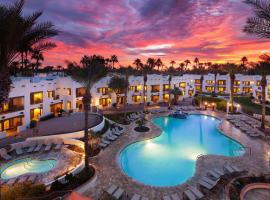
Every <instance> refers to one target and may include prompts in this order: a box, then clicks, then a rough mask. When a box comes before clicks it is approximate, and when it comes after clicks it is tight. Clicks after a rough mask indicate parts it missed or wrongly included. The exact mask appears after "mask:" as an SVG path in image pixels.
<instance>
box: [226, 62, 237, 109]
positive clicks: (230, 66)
mask: <svg viewBox="0 0 270 200" xmlns="http://www.w3.org/2000/svg"><path fill="white" fill-rule="evenodd" d="M223 69H224V71H225V72H227V73H228V74H229V76H230V104H231V112H232V113H234V106H233V97H234V93H233V86H234V81H235V74H236V73H239V72H241V68H240V67H239V66H238V65H236V64H233V63H227V64H225V65H224V67H223Z"/></svg>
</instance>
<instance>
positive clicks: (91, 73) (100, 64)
mask: <svg viewBox="0 0 270 200" xmlns="http://www.w3.org/2000/svg"><path fill="white" fill-rule="evenodd" d="M80 63H81V66H80V65H77V64H76V63H69V64H68V68H69V69H68V75H70V76H71V77H72V78H73V79H74V80H75V81H78V82H80V83H81V84H82V85H83V86H84V87H85V89H86V91H85V94H84V96H83V105H84V149H85V170H86V171H89V161H88V156H89V145H88V140H89V137H88V113H89V110H90V106H91V99H92V96H91V91H90V90H91V88H92V86H93V85H94V84H95V83H96V82H97V81H99V80H100V79H101V78H103V77H105V76H106V75H107V73H108V71H109V69H108V68H107V67H106V65H105V59H104V58H103V57H102V56H98V55H93V56H83V57H82V58H81V61H80Z"/></svg>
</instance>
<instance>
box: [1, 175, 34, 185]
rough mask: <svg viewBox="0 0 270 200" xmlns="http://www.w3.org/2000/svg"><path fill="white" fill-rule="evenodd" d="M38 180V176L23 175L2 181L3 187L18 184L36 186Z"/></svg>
mask: <svg viewBox="0 0 270 200" xmlns="http://www.w3.org/2000/svg"><path fill="white" fill-rule="evenodd" d="M37 179H38V175H36V174H32V175H22V176H19V177H15V178H11V179H8V180H5V179H1V185H8V186H12V185H14V184H16V183H25V182H29V183H32V184H34V183H35V182H36V181H37Z"/></svg>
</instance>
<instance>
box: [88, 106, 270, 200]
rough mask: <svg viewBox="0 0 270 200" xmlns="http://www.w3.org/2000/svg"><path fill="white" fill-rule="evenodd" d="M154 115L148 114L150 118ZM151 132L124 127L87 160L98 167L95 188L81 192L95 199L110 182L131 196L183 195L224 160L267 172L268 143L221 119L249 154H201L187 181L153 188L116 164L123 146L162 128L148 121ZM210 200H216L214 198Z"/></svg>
mask: <svg viewBox="0 0 270 200" xmlns="http://www.w3.org/2000/svg"><path fill="white" fill-rule="evenodd" d="M202 113H204V114H209V115H213V116H216V117H219V118H221V119H224V117H225V114H223V113H217V112H212V111H204V112H202ZM155 116H156V115H150V116H149V118H150V119H151V118H152V117H155ZM148 126H149V127H150V129H151V131H150V132H148V133H136V132H135V131H134V130H133V129H134V127H135V124H132V125H129V126H125V127H124V129H125V134H124V135H123V136H121V137H120V138H119V139H118V140H117V141H115V142H114V143H112V144H111V145H110V146H109V147H108V148H107V149H105V150H104V151H102V152H101V153H100V154H99V155H98V156H97V157H95V158H92V159H91V160H90V162H91V163H92V164H93V165H94V166H95V167H96V169H97V180H96V182H95V184H96V186H95V187H94V188H89V189H88V190H87V191H85V192H84V195H86V196H91V197H92V198H94V199H98V197H99V196H100V195H101V194H102V192H103V191H104V190H105V189H107V188H108V187H109V186H110V185H112V184H115V185H118V186H120V187H122V188H124V189H125V191H126V192H127V193H128V194H129V195H132V194H134V193H137V194H140V195H142V196H146V197H149V198H150V199H153V200H156V199H160V198H161V197H162V196H163V195H164V194H171V193H178V194H182V193H183V191H184V190H185V189H186V188H187V186H188V185H193V186H196V185H197V181H198V179H199V178H200V177H202V176H205V175H206V172H207V171H208V170H211V169H213V168H219V169H222V168H223V166H224V165H225V163H231V164H234V165H236V166H238V167H239V168H242V169H246V170H248V171H249V173H250V174H255V175H259V174H261V173H269V166H268V156H267V153H268V151H269V146H268V145H267V144H265V143H264V142H263V141H261V140H259V139H250V138H249V137H248V136H246V135H245V134H243V133H241V131H240V130H238V129H236V128H235V127H234V126H232V125H231V124H230V123H229V122H228V121H226V120H224V121H223V122H222V125H221V127H220V128H221V130H222V131H223V132H224V133H225V135H228V136H229V137H232V138H233V139H235V140H237V141H239V142H241V143H242V144H243V145H244V146H246V147H252V154H251V155H249V154H248V153H246V154H245V155H243V156H241V157H226V156H217V155H206V156H203V157H200V158H199V159H198V160H197V164H196V173H195V174H194V176H193V177H192V178H190V179H189V180H188V181H187V182H186V183H184V184H181V185H179V186H176V187H169V188H156V187H150V186H145V185H143V184H140V183H138V182H136V181H134V180H132V179H131V178H129V177H127V176H126V175H125V174H124V173H123V172H122V170H121V169H120V166H119V164H118V154H119V152H120V151H121V149H123V148H124V147H125V146H126V145H128V144H130V143H133V142H136V141H140V140H144V139H149V138H152V137H156V136H159V135H160V134H161V130H160V129H159V128H158V127H156V126H154V125H153V124H152V123H151V122H149V123H148ZM213 199H217V198H216V197H215V198H213ZM218 199H225V196H224V193H222V194H219V197H218Z"/></svg>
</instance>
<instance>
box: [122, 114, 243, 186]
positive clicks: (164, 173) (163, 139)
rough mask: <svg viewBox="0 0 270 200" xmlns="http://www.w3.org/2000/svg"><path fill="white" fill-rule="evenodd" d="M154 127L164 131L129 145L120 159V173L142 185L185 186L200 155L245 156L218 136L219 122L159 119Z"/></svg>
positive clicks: (194, 118) (193, 117) (240, 148)
mask: <svg viewBox="0 0 270 200" xmlns="http://www.w3.org/2000/svg"><path fill="white" fill-rule="evenodd" d="M153 123H154V124H155V125H157V126H159V127H160V128H161V129H162V130H163V132H162V134H161V135H160V136H159V137H156V138H154V139H151V140H146V141H141V142H137V143H134V144H131V145H129V146H127V147H126V148H125V149H123V150H122V151H121V153H120V155H119V162H120V166H121V168H122V170H123V171H124V172H125V173H126V174H127V175H128V176H129V177H131V178H133V179H134V180H136V181H138V182H140V183H143V184H145V185H151V186H157V187H165V186H166V187H168V186H176V185H179V184H181V183H184V182H185V181H187V180H188V179H189V178H191V177H192V176H193V174H194V172H195V165H196V159H197V156H199V155H206V154H215V155H224V156H239V155H241V154H243V153H244V149H243V146H242V145H241V144H239V143H237V142H236V141H234V140H232V139H230V138H228V137H226V136H224V135H223V134H222V133H220V131H219V130H218V129H217V125H218V124H219V123H220V121H219V120H218V119H216V118H214V117H210V116H206V115H189V116H188V118H187V119H174V118H170V117H160V118H156V119H154V120H153Z"/></svg>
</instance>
